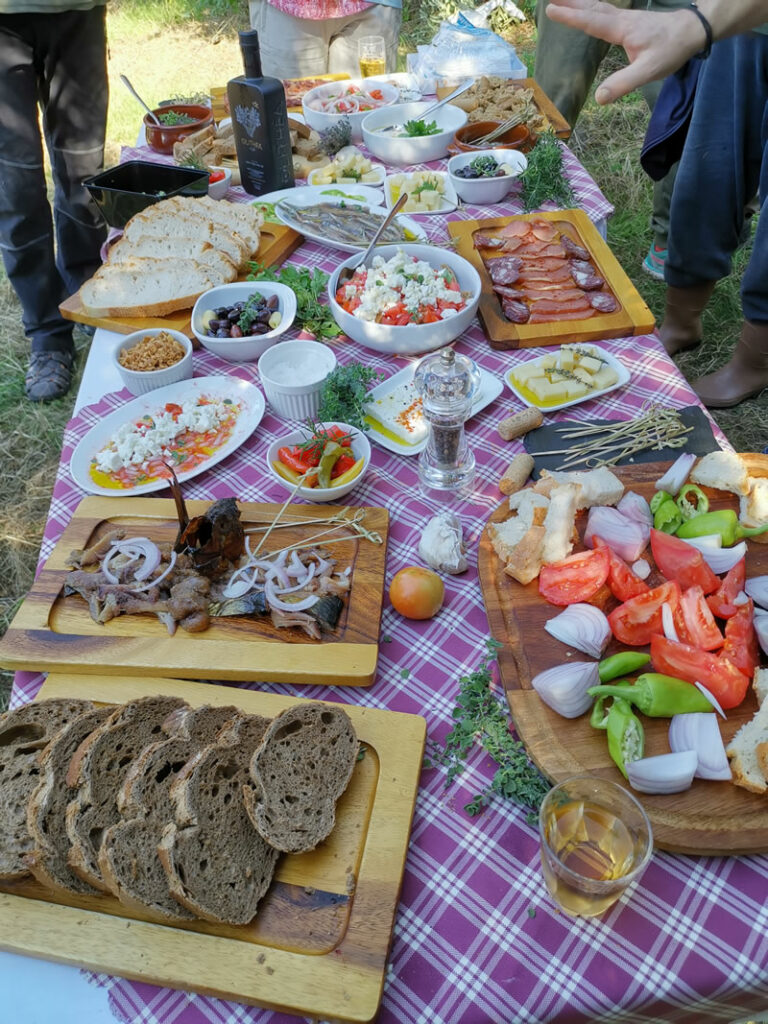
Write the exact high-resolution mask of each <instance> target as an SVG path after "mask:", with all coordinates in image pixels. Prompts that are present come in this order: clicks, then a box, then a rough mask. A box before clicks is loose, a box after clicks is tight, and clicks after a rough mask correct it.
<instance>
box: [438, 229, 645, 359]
mask: <svg viewBox="0 0 768 1024" xmlns="http://www.w3.org/2000/svg"><path fill="white" fill-rule="evenodd" d="M513 220H525V221H533V220H547V221H552V222H553V223H554V224H555V225H556V227H557V228H558V230H560V231H561V232H563V233H564V234H566V235H568V236H569V237H570V238H571V239H572V240H573V241H574V242H576V244H577V245H581V246H582V247H583V248H585V249H587V250H588V251H589V253H590V257H591V259H592V262H593V263H594V265H595V266H596V267H597V271H598V273H599V274H600V276H601V277H602V278H604V280H605V282H606V285H607V286H608V288H609V289H610V290H611V292H612V293H613V295H614V297H615V298H616V299H617V300H618V302H619V303H620V307H619V309H618V310H617V311H616V312H615V313H596V314H595V315H594V316H592V317H589V319H587V320H562V321H557V320H554V321H552V322H551V323H544V324H513V323H511V321H509V320H507V318H506V317H505V316H504V314H503V313H502V311H501V303H500V302H499V300H498V298H497V296H496V293H495V292H494V290H493V282H492V281H491V278H490V275H489V274H488V271H487V270H486V268H485V264H484V263H483V260H482V258H481V256H480V254H479V252H478V251H477V249H476V248H475V246H474V244H473V235H474V233H475V232H476V231H482V232H492V231H493V230H494V228H501V227H503V226H504V225H505V224H509V223H510V221H513ZM448 232H449V234H450V235H451V236H452V237H453V238H455V239H456V240H457V246H456V251H457V252H458V253H459V254H460V255H461V256H463V257H464V259H466V260H469V262H470V263H471V264H472V265H473V266H474V267H475V269H476V270H477V272H478V273H479V275H480V280H481V282H482V291H481V294H480V304H479V306H478V310H477V312H478V315H479V317H480V320H481V321H482V324H483V327H484V328H485V333H486V335H487V337H488V340H489V341H490V343H491V348H494V349H502V350H506V349H516V348H532V347H535V346H539V345H560V344H562V343H563V342H564V341H568V342H580V341H582V342H583V341H596V340H598V339H599V338H625V337H627V336H629V335H632V334H647V333H648V332H649V331H651V330H653V326H654V323H655V320H654V317H653V313H651V311H650V309H649V308H648V306H647V305H646V304H645V302H644V300H643V298H642V296H641V295H640V293H639V292H638V290H637V289H636V288H635V286H634V285H633V284H632V282H631V281H630V279H629V278H628V277H627V275H626V274H625V273H624V270H623V269H622V267H621V264H620V263H619V261H618V260H617V259H616V257H615V256H614V255H613V253H612V252H611V250H610V249H609V248H608V245H607V243H606V242H604V241H603V239H602V238H601V236H600V234H599V232H598V230H597V228H596V227H595V225H594V224H593V223H592V221H591V220H590V219H589V217H588V216H587V214H586V213H585V212H584V211H583V210H554V211H550V212H538V213H529V214H519V215H517V216H514V217H496V218H495V219H493V220H454V221H451V222H450V223H449V224H448ZM511 255H514V253H512V254H511Z"/></svg>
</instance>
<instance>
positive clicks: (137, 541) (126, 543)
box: [101, 537, 163, 583]
mask: <svg viewBox="0 0 768 1024" xmlns="http://www.w3.org/2000/svg"><path fill="white" fill-rule="evenodd" d="M117 555H125V556H126V557H127V559H128V561H127V562H124V563H123V565H122V568H123V569H125V568H126V567H127V566H129V565H133V563H134V562H138V561H141V560H143V562H144V564H143V565H142V566H141V568H140V569H137V570H136V571H135V572H134V574H133V577H134V579H135V580H139V581H140V580H145V579H146V578H147V577H148V576H150V575H151V574H152V573H153V572H154V571H155V569H156V568H157V567H158V565H160V562H161V561H162V557H163V556H162V554H161V552H160V548H159V547H158V546H157V544H155V542H154V541H152V540H150V539H149V538H148V537H132V538H130V539H126V540H116V541H115V542H114V544H113V545H112V547H111V548H110V549H109V551H108V552H107V553H106V555H105V556H104V559H103V561H102V563H101V571H102V573H103V574H104V577H105V578H106V579H107V580H108V581H109V582H110V583H119V582H120V580H119V579H118V577H117V576H116V575H115V573H114V572H112V569H111V565H110V563H111V562H112V560H113V559H114V558H115V557H117Z"/></svg>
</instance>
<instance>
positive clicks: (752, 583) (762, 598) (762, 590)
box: [744, 576, 768, 608]
mask: <svg viewBox="0 0 768 1024" xmlns="http://www.w3.org/2000/svg"><path fill="white" fill-rule="evenodd" d="M744 589H745V590H746V592H747V593H748V594H749V596H750V597H751V598H752V600H753V601H754V602H755V604H759V605H760V607H761V608H768V576H753V577H752V579H751V580H747V582H746V583H745V584H744Z"/></svg>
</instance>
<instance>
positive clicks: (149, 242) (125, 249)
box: [108, 235, 237, 284]
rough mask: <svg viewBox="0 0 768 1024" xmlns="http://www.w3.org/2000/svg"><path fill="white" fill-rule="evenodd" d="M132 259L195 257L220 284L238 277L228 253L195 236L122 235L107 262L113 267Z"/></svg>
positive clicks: (188, 258) (189, 258)
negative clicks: (129, 236) (218, 279)
mask: <svg viewBox="0 0 768 1024" xmlns="http://www.w3.org/2000/svg"><path fill="white" fill-rule="evenodd" d="M135 259H159V260H178V259H184V260H194V261H195V262H196V263H202V264H203V266H205V267H207V268H209V270H211V271H213V273H214V275H215V276H216V277H220V278H221V283H222V284H229V282H230V281H234V280H235V278H236V277H237V266H236V265H235V263H234V262H233V260H232V258H231V257H230V256H228V255H227V254H226V253H225V252H223V251H222V250H221V249H215V248H214V247H213V246H212V245H211V243H210V242H201V241H200V240H199V239H195V238H185V237H180V238H157V237H155V236H154V235H137V237H136V238H133V239H128V238H122V239H120V241H119V242H116V243H115V244H114V245H113V246H112V248H111V249H110V250H109V261H108V265H109V266H110V267H114V266H116V265H118V264H121V263H125V262H126V261H127V260H135Z"/></svg>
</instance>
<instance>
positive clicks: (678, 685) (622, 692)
mask: <svg viewBox="0 0 768 1024" xmlns="http://www.w3.org/2000/svg"><path fill="white" fill-rule="evenodd" d="M587 693H588V694H589V695H590V697H596V698H597V699H598V700H599V699H600V698H601V697H619V698H621V699H622V700H625V701H628V702H629V703H630V704H634V705H635V707H636V708H637V709H638V711H642V713H643V714H644V715H648V717H649V718H671V717H672V716H673V715H684V714H686V713H688V712H691V711H714V708H713V707H712V704H711V702H710V701H708V700H707V698H706V697H705V696H704V694H703V693H702V692H701V690H699V689H698V688H697V687H696V686H694V685H693V683H686V682H684V681H683V680H682V679H676V678H675V677H674V676H664V675H661V674H660V673H658V672H646V673H645V674H644V675H642V676H638V677H637V680H636V682H635V683H622V684H620V685H618V684H617V685H613V686H592V687H590V688H589V689H588V690H587Z"/></svg>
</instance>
